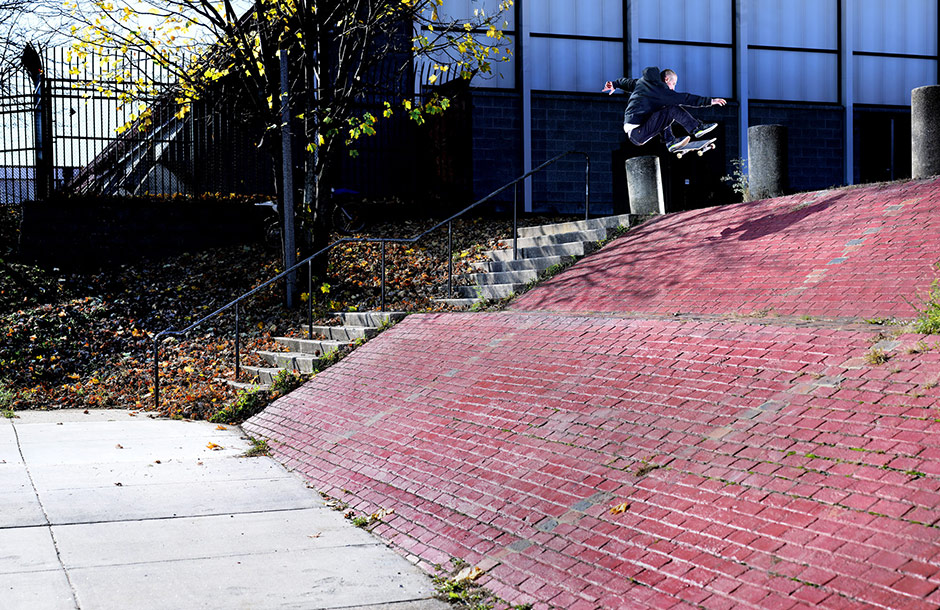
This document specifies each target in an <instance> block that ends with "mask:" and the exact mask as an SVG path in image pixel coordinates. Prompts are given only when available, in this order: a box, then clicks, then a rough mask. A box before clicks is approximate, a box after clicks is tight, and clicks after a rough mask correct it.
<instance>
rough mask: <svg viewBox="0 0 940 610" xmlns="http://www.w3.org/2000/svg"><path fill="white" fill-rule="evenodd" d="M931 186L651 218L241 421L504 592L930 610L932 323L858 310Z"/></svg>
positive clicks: (935, 548)
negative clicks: (498, 300) (927, 330)
mask: <svg viewBox="0 0 940 610" xmlns="http://www.w3.org/2000/svg"><path fill="white" fill-rule="evenodd" d="M937 190H938V189H937V186H936V183H925V182H922V183H908V184H904V185H891V186H888V187H873V188H869V189H848V190H844V191H836V192H832V193H821V194H811V195H800V196H794V197H789V198H784V199H778V200H775V201H767V202H759V203H757V204H753V205H751V206H728V207H725V208H720V209H713V210H705V211H699V212H691V213H688V214H681V215H676V216H675V217H671V216H670V217H666V218H664V219H661V220H659V221H657V222H654V223H652V224H650V225H648V226H644V227H642V228H640V229H639V230H638V231H636V232H631V234H628V235H627V236H626V237H625V238H623V239H620V240H617V241H615V242H613V243H612V244H610V245H609V246H608V247H607V248H605V249H604V250H602V251H601V252H600V253H598V254H596V255H594V256H592V257H589V258H587V259H585V260H584V261H582V262H581V263H579V264H578V265H575V266H574V267H573V268H572V269H570V270H569V271H567V272H565V273H564V274H562V275H560V276H558V277H557V278H555V279H554V280H552V281H551V282H549V283H547V284H546V285H544V287H540V288H537V289H536V290H534V291H532V292H530V293H529V294H528V295H525V296H524V297H523V298H521V299H519V301H517V303H516V305H515V310H514V311H511V312H507V313H486V314H435V315H420V316H412V317H409V318H408V319H406V320H405V321H404V322H402V323H400V324H398V325H397V326H395V327H394V328H392V329H390V330H388V331H386V332H385V333H383V334H382V335H380V336H379V337H377V338H376V339H373V340H372V341H370V342H369V343H367V344H366V345H365V346H363V347H362V348H359V349H358V350H357V351H355V352H354V353H352V354H351V355H350V356H348V357H347V358H346V359H345V360H343V361H342V362H340V363H339V364H338V365H336V366H334V367H332V368H330V369H328V370H327V371H325V372H324V373H322V374H320V375H318V376H317V377H316V378H314V379H313V380H312V381H311V382H309V383H308V384H306V385H305V386H304V387H303V388H301V389H299V390H297V391H295V392H293V393H292V394H290V395H289V396H287V397H285V398H283V399H281V400H279V401H278V402H276V403H275V404H274V405H272V406H271V407H269V408H268V409H267V410H266V411H265V412H264V413H262V414H260V415H258V416H256V417H255V418H253V419H252V420H250V421H249V422H248V423H247V424H246V425H245V427H246V429H247V430H248V431H249V432H250V433H252V434H256V435H262V436H265V437H267V438H269V439H271V442H270V445H271V447H272V449H273V451H274V453H275V455H276V457H278V458H279V459H281V460H282V461H284V462H285V463H286V464H287V465H288V466H289V467H292V468H296V469H297V470H298V471H300V472H302V473H303V474H304V475H305V476H306V477H307V478H308V479H309V480H310V481H311V484H312V485H313V486H314V487H316V488H317V489H319V490H322V491H324V492H326V493H328V494H329V495H331V496H333V497H336V498H338V499H340V500H343V501H345V502H348V503H349V504H350V507H351V508H352V509H354V510H355V511H357V512H358V513H367V514H368V513H373V512H376V511H379V510H380V509H386V510H392V511H394V512H392V513H391V514H388V515H386V516H385V517H383V519H382V521H381V522H380V523H378V524H377V525H376V526H375V529H374V531H375V533H376V534H377V535H379V536H381V537H383V538H384V539H386V540H388V541H389V542H390V543H391V544H392V545H393V546H394V547H395V548H397V549H398V550H400V551H401V552H403V553H406V554H408V555H411V556H414V557H415V558H417V560H419V561H420V562H421V564H422V565H424V566H425V567H426V568H427V569H428V570H429V571H430V570H432V569H433V567H432V566H433V565H434V564H441V565H444V566H445V567H449V560H450V559H451V558H457V559H461V560H463V561H466V562H468V563H470V564H471V565H478V566H480V567H481V568H483V569H485V570H486V572H485V574H484V576H483V577H482V578H481V579H480V580H479V582H480V583H481V584H483V585H484V586H486V587H487V588H489V589H490V590H492V591H493V592H495V593H496V594H497V595H499V596H500V597H501V598H503V599H504V600H506V601H507V602H509V603H512V604H520V603H532V604H533V607H534V608H549V607H552V608H565V609H580V608H598V609H600V608H603V609H608V608H685V607H688V608H692V607H704V608H817V607H821V608H833V609H842V608H936V607H938V606H940V528H938V521H940V338H938V337H933V336H927V337H925V336H921V335H911V334H895V333H892V332H891V327H875V326H873V325H871V324H867V323H866V322H865V321H864V318H871V317H886V318H887V317H911V315H912V314H913V310H911V308H910V305H909V304H908V303H907V302H906V301H905V299H907V300H912V299H913V298H915V297H916V296H917V295H918V294H923V293H924V291H925V290H926V289H927V288H929V286H930V283H931V281H932V279H933V277H934V276H933V268H932V264H933V263H934V262H935V260H934V259H933V257H937V258H940V248H938V247H937V246H938V245H940V237H938V235H940V233H938V231H937V229H938V227H937V226H936V223H937V222H940V221H938V220H936V219H937V218H938V217H940V216H938V213H940V209H938V208H940V200H938V197H937V195H936V194H935V191H937ZM811 200H812V201H811ZM804 204H805V205H804ZM814 205H815V206H819V209H814V208H813V206H814ZM869 229H879V230H877V231H869V232H867V233H866V231H868V230H869ZM722 234H724V237H722ZM856 235H861V236H862V237H856ZM709 236H711V237H715V236H718V237H717V239H715V240H712V241H711V242H709V241H708V238H709ZM855 239H862V242H861V243H852V244H851V245H847V244H848V242H850V241H853V240H855ZM709 246H711V247H709ZM774 253H776V254H774ZM839 258H841V259H843V260H841V261H838V262H831V261H833V260H834V259H839ZM830 262H831V264H829V263H830ZM719 263H721V264H719ZM585 269H589V270H590V271H585ZM678 311H682V312H686V313H685V314H683V315H681V316H678V317H676V316H673V315H671V314H673V313H675V312H678ZM585 312H591V313H589V314H587V313H585ZM598 312H602V313H598ZM748 314H749V315H748ZM822 318H825V320H823V319H822ZM879 331H880V332H879Z"/></svg>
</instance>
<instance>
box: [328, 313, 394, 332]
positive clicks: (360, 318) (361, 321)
mask: <svg viewBox="0 0 940 610" xmlns="http://www.w3.org/2000/svg"><path fill="white" fill-rule="evenodd" d="M407 315H408V314H407V313H406V312H404V311H349V312H346V313H338V314H336V317H338V318H339V319H340V320H341V321H342V323H343V326H363V327H368V328H377V327H379V326H382V325H383V324H388V323H392V322H398V321H400V320H404V319H405V317H406V316H407Z"/></svg>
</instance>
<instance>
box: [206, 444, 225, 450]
mask: <svg viewBox="0 0 940 610" xmlns="http://www.w3.org/2000/svg"><path fill="white" fill-rule="evenodd" d="M206 447H207V448H208V449H211V450H213V451H221V450H222V449H225V447H223V446H222V445H216V444H215V443H209V444H208V445H206Z"/></svg>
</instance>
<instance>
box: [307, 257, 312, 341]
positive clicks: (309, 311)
mask: <svg viewBox="0 0 940 610" xmlns="http://www.w3.org/2000/svg"><path fill="white" fill-rule="evenodd" d="M307 338H308V339H313V259H307Z"/></svg>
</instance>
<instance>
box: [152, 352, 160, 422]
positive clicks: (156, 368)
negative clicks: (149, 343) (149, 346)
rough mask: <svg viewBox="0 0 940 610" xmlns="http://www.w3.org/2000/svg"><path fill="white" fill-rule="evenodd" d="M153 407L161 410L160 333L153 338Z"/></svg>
mask: <svg viewBox="0 0 940 610" xmlns="http://www.w3.org/2000/svg"><path fill="white" fill-rule="evenodd" d="M153 407H154V409H157V410H158V411H159V410H160V335H157V336H156V337H154V338H153Z"/></svg>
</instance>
